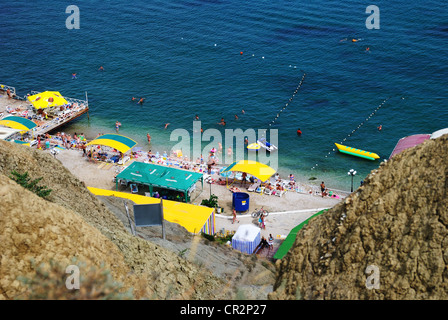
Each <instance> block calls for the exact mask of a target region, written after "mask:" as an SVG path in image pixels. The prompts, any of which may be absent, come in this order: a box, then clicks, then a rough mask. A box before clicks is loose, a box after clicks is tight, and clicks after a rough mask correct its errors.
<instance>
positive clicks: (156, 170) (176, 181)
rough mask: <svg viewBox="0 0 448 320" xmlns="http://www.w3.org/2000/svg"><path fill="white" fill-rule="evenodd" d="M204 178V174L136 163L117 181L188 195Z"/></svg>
mask: <svg viewBox="0 0 448 320" xmlns="http://www.w3.org/2000/svg"><path fill="white" fill-rule="evenodd" d="M202 177H203V174H202V173H197V172H191V171H187V170H182V169H176V168H170V167H165V166H161V165H157V164H152V163H143V162H138V161H134V162H133V163H132V164H131V165H129V167H127V168H126V169H125V170H123V171H122V172H121V173H120V174H119V175H117V181H118V180H126V181H130V182H134V183H140V184H143V185H148V186H152V187H158V188H162V189H169V190H175V191H181V192H184V193H187V191H188V190H190V188H191V187H192V186H193V185H195V184H196V182H197V181H198V180H200V179H202Z"/></svg>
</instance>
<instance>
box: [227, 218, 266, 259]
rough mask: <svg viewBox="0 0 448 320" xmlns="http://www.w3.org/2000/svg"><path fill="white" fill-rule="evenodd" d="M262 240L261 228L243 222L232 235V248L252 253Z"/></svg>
mask: <svg viewBox="0 0 448 320" xmlns="http://www.w3.org/2000/svg"><path fill="white" fill-rule="evenodd" d="M260 242H261V229H260V228H258V227H256V226H254V225H253V224H243V225H240V226H239V227H238V230H237V231H236V232H235V234H234V235H233V237H232V248H233V249H236V250H239V251H241V252H243V253H247V254H252V253H253V252H254V250H255V248H256V247H257V246H258V245H259V244H260Z"/></svg>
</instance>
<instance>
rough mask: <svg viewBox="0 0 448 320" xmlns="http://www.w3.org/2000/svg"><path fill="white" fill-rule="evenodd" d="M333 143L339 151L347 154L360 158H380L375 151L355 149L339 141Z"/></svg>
mask: <svg viewBox="0 0 448 320" xmlns="http://www.w3.org/2000/svg"><path fill="white" fill-rule="evenodd" d="M335 145H336V147H337V148H338V150H339V152H342V153H345V154H349V155H352V156H355V157H360V158H364V159H369V160H376V159H379V158H380V156H379V155H377V154H376V153H373V152H369V151H365V150H361V149H356V148H352V147H347V146H344V145H342V144H339V143H335Z"/></svg>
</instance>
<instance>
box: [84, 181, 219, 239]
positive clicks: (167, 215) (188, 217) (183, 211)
mask: <svg viewBox="0 0 448 320" xmlns="http://www.w3.org/2000/svg"><path fill="white" fill-rule="evenodd" d="M87 189H89V191H90V192H92V193H93V194H94V195H97V196H107V197H118V198H125V199H128V200H131V201H132V202H134V203H135V204H154V203H160V199H157V198H152V197H146V196H141V195H137V194H130V193H126V192H117V191H112V190H104V189H98V188H93V187H87ZM214 212H215V211H214V209H213V208H208V207H204V206H197V205H193V204H188V203H182V202H177V201H171V200H163V216H164V219H165V220H166V221H169V222H173V223H177V224H179V225H181V226H182V227H184V228H185V229H187V230H188V231H189V232H191V233H195V234H196V233H199V232H201V231H203V232H204V233H207V234H211V235H213V234H214V230H215V220H214Z"/></svg>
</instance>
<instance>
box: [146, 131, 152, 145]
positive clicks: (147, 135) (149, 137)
mask: <svg viewBox="0 0 448 320" xmlns="http://www.w3.org/2000/svg"><path fill="white" fill-rule="evenodd" d="M146 138H147V139H148V144H150V143H151V136H150V135H149V132H148V133H147V134H146Z"/></svg>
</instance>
